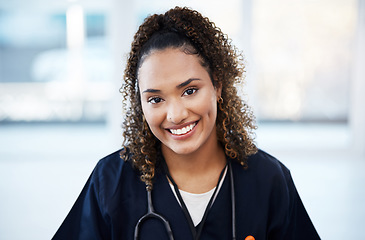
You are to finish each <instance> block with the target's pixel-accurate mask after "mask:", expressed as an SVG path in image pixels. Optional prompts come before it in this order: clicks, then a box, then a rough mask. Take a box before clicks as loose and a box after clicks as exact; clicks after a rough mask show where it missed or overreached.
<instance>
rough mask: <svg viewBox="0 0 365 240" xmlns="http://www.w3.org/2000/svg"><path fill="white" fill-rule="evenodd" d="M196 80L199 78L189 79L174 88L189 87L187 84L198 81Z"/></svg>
mask: <svg viewBox="0 0 365 240" xmlns="http://www.w3.org/2000/svg"><path fill="white" fill-rule="evenodd" d="M198 80H200V78H189V79H188V80H186V81H185V82H182V83H180V84H179V85H177V86H176V88H183V87H185V86H187V85H189V83H191V82H192V81H198Z"/></svg>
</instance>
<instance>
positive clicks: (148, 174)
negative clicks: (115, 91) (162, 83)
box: [120, 7, 257, 189]
mask: <svg viewBox="0 0 365 240" xmlns="http://www.w3.org/2000/svg"><path fill="white" fill-rule="evenodd" d="M161 36H162V37H161ZM166 36H169V37H166ZM166 39H167V40H166ZM169 39H170V40H169ZM171 39H172V40H171ZM169 47H172V48H183V51H184V52H186V53H187V54H198V55H199V56H200V58H201V59H202V65H203V66H204V67H206V69H207V71H208V73H209V74H210V76H211V80H212V83H213V85H214V86H215V87H216V86H221V87H222V92H221V99H220V100H219V101H218V108H217V120H216V126H217V136H218V141H219V142H220V143H221V145H222V146H223V148H224V150H225V153H226V155H227V156H229V157H230V158H232V159H235V160H237V161H238V162H239V163H240V164H241V165H242V166H244V167H247V158H248V156H249V155H252V154H254V153H256V151H257V148H256V146H255V144H254V141H253V138H254V133H253V130H254V129H256V125H255V118H254V116H253V113H252V111H251V109H250V107H249V106H248V105H247V104H246V103H245V102H244V101H243V100H242V99H241V98H240V97H239V96H238V95H237V89H236V87H235V84H238V83H242V82H243V79H244V75H243V73H244V72H245V70H244V65H243V61H242V60H243V57H242V54H241V53H240V52H239V51H238V50H237V49H236V48H235V47H234V46H232V45H231V42H230V39H229V38H228V37H227V36H226V35H225V34H223V33H222V31H221V30H220V29H219V28H218V27H216V26H215V24H214V23H213V22H211V21H210V20H209V19H208V18H206V17H203V16H202V15H201V14H200V13H199V12H197V11H195V10H191V9H189V8H186V7H184V8H181V7H175V8H173V9H171V10H169V11H167V12H166V13H164V14H154V15H152V16H149V17H147V18H146V19H145V21H144V22H143V23H142V24H141V25H140V27H139V29H138V31H137V32H136V34H135V35H134V40H133V42H132V46H131V51H130V53H129V57H128V62H127V66H126V69H125V72H124V82H123V85H122V87H121V89H120V91H121V93H122V96H123V107H124V109H125V119H124V123H123V136H124V143H123V145H124V149H125V150H124V151H122V152H121V157H122V158H123V159H124V160H126V161H127V160H130V161H132V163H133V165H134V166H135V167H136V168H137V169H139V171H140V172H141V180H142V181H143V182H145V184H146V186H147V189H152V181H153V177H154V175H155V168H156V165H157V164H158V161H159V160H158V159H159V157H158V155H159V154H160V150H159V149H160V144H161V143H160V142H159V140H158V139H157V138H156V137H155V136H154V135H153V134H152V132H151V130H150V129H149V127H148V125H147V123H146V121H145V119H144V116H143V113H142V106H141V100H140V93H139V86H138V70H139V67H140V65H141V63H142V62H143V60H144V58H145V56H148V55H149V54H150V53H151V51H153V50H163V49H166V48H169ZM127 150H128V151H127ZM131 156H132V157H131Z"/></svg>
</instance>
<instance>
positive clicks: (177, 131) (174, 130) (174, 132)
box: [170, 123, 196, 135]
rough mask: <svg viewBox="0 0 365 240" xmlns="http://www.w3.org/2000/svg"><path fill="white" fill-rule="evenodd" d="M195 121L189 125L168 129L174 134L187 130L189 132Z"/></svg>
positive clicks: (183, 132) (180, 133)
mask: <svg viewBox="0 0 365 240" xmlns="http://www.w3.org/2000/svg"><path fill="white" fill-rule="evenodd" d="M195 125H196V123H193V124H190V125H189V126H186V127H183V128H181V129H170V132H171V133H172V134H175V135H182V134H185V133H187V132H190V131H191V130H192V129H193V128H194V127H195Z"/></svg>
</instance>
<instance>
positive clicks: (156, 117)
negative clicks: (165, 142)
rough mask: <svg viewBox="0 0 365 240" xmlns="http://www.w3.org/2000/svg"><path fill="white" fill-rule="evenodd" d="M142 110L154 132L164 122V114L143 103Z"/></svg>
mask: <svg viewBox="0 0 365 240" xmlns="http://www.w3.org/2000/svg"><path fill="white" fill-rule="evenodd" d="M142 111H143V114H144V116H145V118H146V121H147V124H148V126H149V127H150V129H151V130H152V132H154V129H155V128H156V127H158V126H160V125H161V123H162V122H163V116H162V114H161V113H160V112H159V111H158V110H156V109H151V108H150V107H148V106H143V104H142Z"/></svg>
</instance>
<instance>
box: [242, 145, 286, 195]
mask: <svg viewBox="0 0 365 240" xmlns="http://www.w3.org/2000/svg"><path fill="white" fill-rule="evenodd" d="M247 164H248V168H247V169H243V168H242V167H239V168H237V167H236V171H237V172H238V177H239V178H240V179H239V181H240V182H242V183H246V184H248V185H249V186H250V187H251V188H254V189H260V191H267V192H268V194H269V193H270V192H272V191H276V192H282V193H283V192H287V191H288V187H289V186H290V185H292V178H291V175H290V171H289V169H288V168H287V167H286V166H285V165H284V164H283V163H282V162H280V161H279V160H278V159H277V158H275V157H273V156H272V155H270V154H268V153H266V152H265V151H263V150H258V152H257V153H256V154H254V155H251V156H250V157H249V158H248V161H247ZM237 165H238V164H237Z"/></svg>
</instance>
